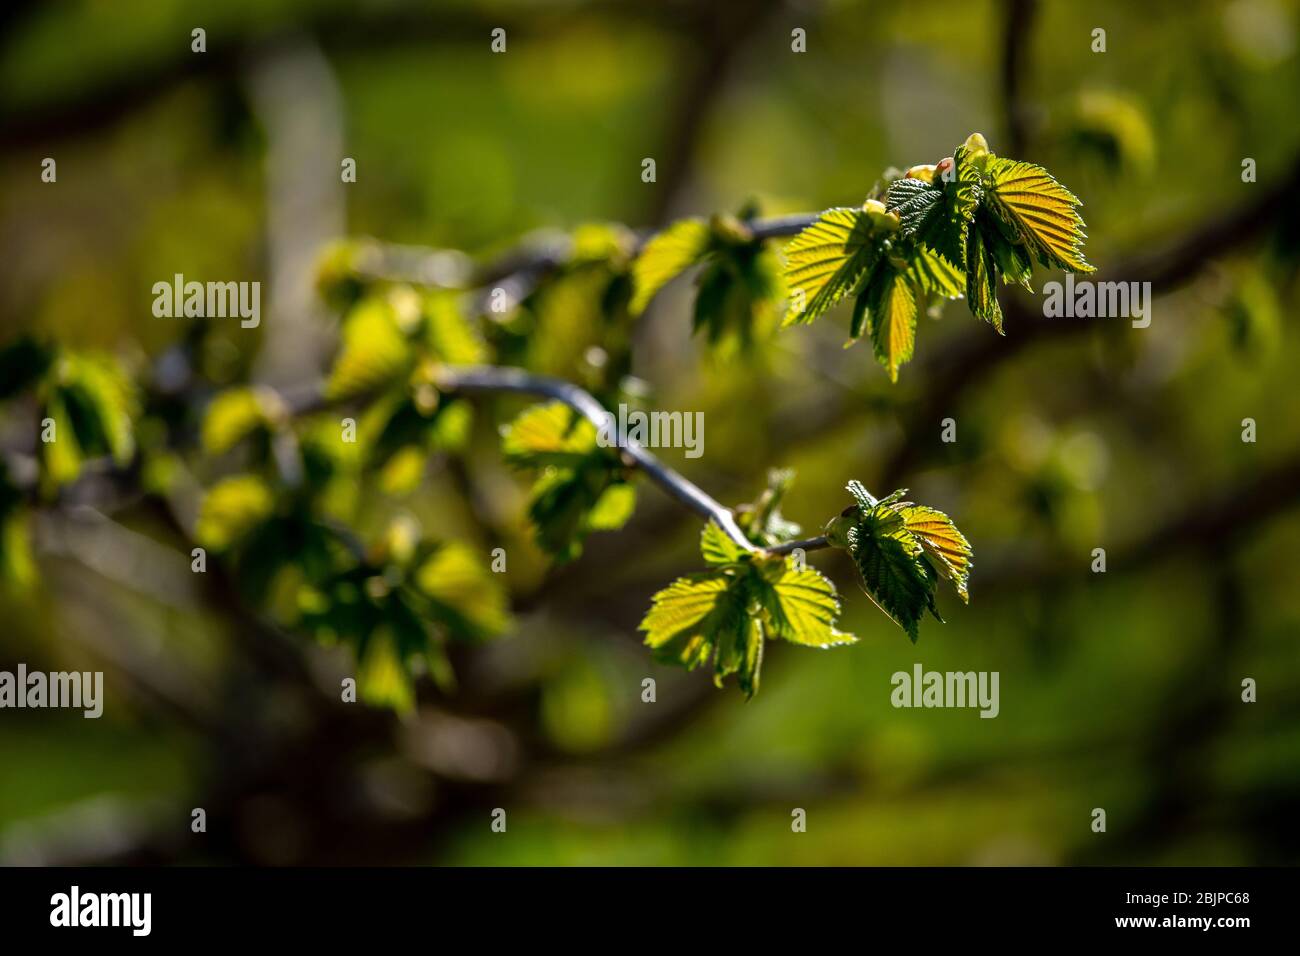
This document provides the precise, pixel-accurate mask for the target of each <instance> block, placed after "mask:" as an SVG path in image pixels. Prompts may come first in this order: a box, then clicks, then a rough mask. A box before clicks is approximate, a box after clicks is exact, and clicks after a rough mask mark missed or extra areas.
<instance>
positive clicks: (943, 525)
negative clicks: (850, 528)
mask: <svg viewBox="0 0 1300 956" xmlns="http://www.w3.org/2000/svg"><path fill="white" fill-rule="evenodd" d="M898 512H899V514H901V515H902V516H903V526H904V527H905V528H906V529H907V530H908V531H909V532H910V533H911V534H912V536H913V537H915V538H916V540H917V541H919V542H920V543H921V547H922V548H924V549H925V553H926V554H928V555H929V556H930V557H932V558H934V560H935V562H936V563H937V564H938V565H939V571H940V572H942V574H943V575H944V577H946V578H948V580H950V581H951V582H952V583H953V587H954V589H955V590H956V591H957V594H958V595H960V597H961V599H962V600H963V601H965V602H966V603H970V593H969V592H968V590H967V582H968V581H969V580H970V572H971V567H972V566H973V565H972V560H971V559H972V557H973V552H972V551H971V546H970V542H969V541H967V540H966V536H965V535H963V534H962V533H961V532H960V531H958V530H957V526H956V525H955V524H953V521H952V519H951V518H949V517H948V516H947V515H946V514H944V513H943V512H942V511H939V510H938V509H937V508H929V507H926V506H925V505H912V504H909V505H906V506H904V507H901V508H899V509H898Z"/></svg>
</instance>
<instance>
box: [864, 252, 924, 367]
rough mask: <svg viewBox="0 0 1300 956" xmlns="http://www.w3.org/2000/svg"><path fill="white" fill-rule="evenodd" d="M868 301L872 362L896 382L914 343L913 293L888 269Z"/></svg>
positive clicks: (914, 313) (909, 287) (914, 296)
mask: <svg viewBox="0 0 1300 956" xmlns="http://www.w3.org/2000/svg"><path fill="white" fill-rule="evenodd" d="M870 300H871V304H870V305H869V307H868V311H869V314H870V325H871V344H872V347H873V349H874V351H875V354H876V361H878V362H879V363H880V364H881V365H883V366H884V367H885V371H887V372H888V373H889V380H890V381H891V382H897V381H898V367H899V366H900V365H902V364H903V363H904V362H907V361H909V360H910V359H911V358H912V350H913V349H914V348H915V346H916V295H915V293H914V292H913V291H912V287H911V286H910V285H909V284H908V283H907V282H906V281H905V280H904V278H903V276H902V275H901V274H900V273H898V272H894V271H893V270H892V269H891V270H890V271H889V272H888V273H887V274H886V275H885V276H884V277H883V279H882V281H881V282H880V283H879V287H878V288H876V289H874V290H873V291H872V292H871V294H870Z"/></svg>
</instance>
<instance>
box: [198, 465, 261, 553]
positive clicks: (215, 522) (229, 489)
mask: <svg viewBox="0 0 1300 956" xmlns="http://www.w3.org/2000/svg"><path fill="white" fill-rule="evenodd" d="M274 506H275V499H274V496H273V495H272V493H271V488H270V486H268V485H267V483H266V482H265V481H263V480H262V479H261V478H259V477H257V476H256V475H232V476H231V477H229V478H223V479H222V480H221V481H219V482H217V483H216V484H215V485H213V486H212V487H211V488H210V489H209V490H208V493H207V494H206V495H204V496H203V503H202V504H201V505H200V507H199V517H198V521H197V523H196V525H195V528H194V536H195V538H197V539H198V541H199V543H200V544H202V545H204V546H205V547H208V548H211V549H212V550H213V551H220V550H224V549H225V548H228V547H230V546H231V545H232V544H234V543H235V542H236V541H238V540H239V539H240V538H243V537H244V536H245V535H247V534H248V533H249V532H250V531H252V530H253V528H254V527H256V526H257V525H258V524H259V523H261V522H262V521H264V520H266V518H267V517H268V516H270V514H271V511H272V510H273V509H274Z"/></svg>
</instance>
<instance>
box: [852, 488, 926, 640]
mask: <svg viewBox="0 0 1300 956" xmlns="http://www.w3.org/2000/svg"><path fill="white" fill-rule="evenodd" d="M849 552H850V554H851V555H852V556H853V562H854V564H855V565H857V568H858V573H859V574H860V575H861V579H862V587H863V589H864V590H865V591H866V592H867V596H868V597H870V598H871V600H872V601H873V602H875V604H876V606H877V607H879V608H880V609H881V610H882V611H884V612H885V614H887V615H888V616H889V617H890V618H891V619H892V620H893V621H894V623H896V624H897V625H898V626H899V627H901V628H902V629H903V630H904V631H906V632H907V636H908V637H910V638H911V639H912V643H913V644H915V643H916V640H917V638H918V637H919V636H920V624H921V617H922V615H923V614H924V613H925V611H926V609H927V608H928V609H930V610H931V611H932V612H934V615H935V617H938V616H939V615H938V611H937V610H935V606H934V586H935V581H936V578H935V572H934V568H932V567H931V566H930V563H929V562H928V561H927V560H926V558H925V555H924V554H923V553H922V549H921V546H920V544H918V543H917V541H916V539H915V538H913V537H912V536H911V535H910V534H909V533H908V532H907V529H906V528H905V527H904V525H903V519H902V518H901V517H900V516H899V515H898V513H897V512H895V511H893V510H892V509H889V508H879V507H878V508H873V509H872V510H871V511H870V512H869V513H868V514H866V515H864V516H863V517H862V519H861V520H860V521H859V522H858V524H857V525H856V527H854V528H853V529H852V530H851V531H850V533H849ZM940 620H942V618H940Z"/></svg>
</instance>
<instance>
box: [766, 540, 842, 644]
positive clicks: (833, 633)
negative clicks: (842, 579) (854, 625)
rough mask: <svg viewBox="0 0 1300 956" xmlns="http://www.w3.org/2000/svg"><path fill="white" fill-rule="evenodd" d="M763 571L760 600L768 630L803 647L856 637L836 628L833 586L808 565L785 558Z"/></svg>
mask: <svg viewBox="0 0 1300 956" xmlns="http://www.w3.org/2000/svg"><path fill="white" fill-rule="evenodd" d="M773 564H774V567H773V568H772V569H771V570H765V572H764V573H763V581H764V584H765V586H764V587H762V588H760V589H759V600H760V601H761V602H762V605H763V609H764V610H765V611H766V612H767V622H768V623H769V624H770V625H771V632H772V633H773V634H774V635H776V636H777V637H779V638H781V639H783V640H786V641H789V642H790V643H792V644H802V645H803V646H804V647H835V646H837V645H840V644H853V643H855V642H856V641H857V638H856V637H854V636H853V635H852V634H845V633H844V632H843V631H839V630H837V629H836V627H835V620H836V618H838V617H839V614H840V599H839V596H838V595H837V594H836V593H835V585H833V584H832V583H831V582H830V581H829V580H828V579H827V578H825V577H823V576H822V574H821V573H820V572H818V571H816V570H815V569H813V568H810V567H806V566H805V567H802V568H800V567H796V566H795V564H794V562H793V561H791V560H789V559H786V560H783V561H780V562H774V563H773Z"/></svg>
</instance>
